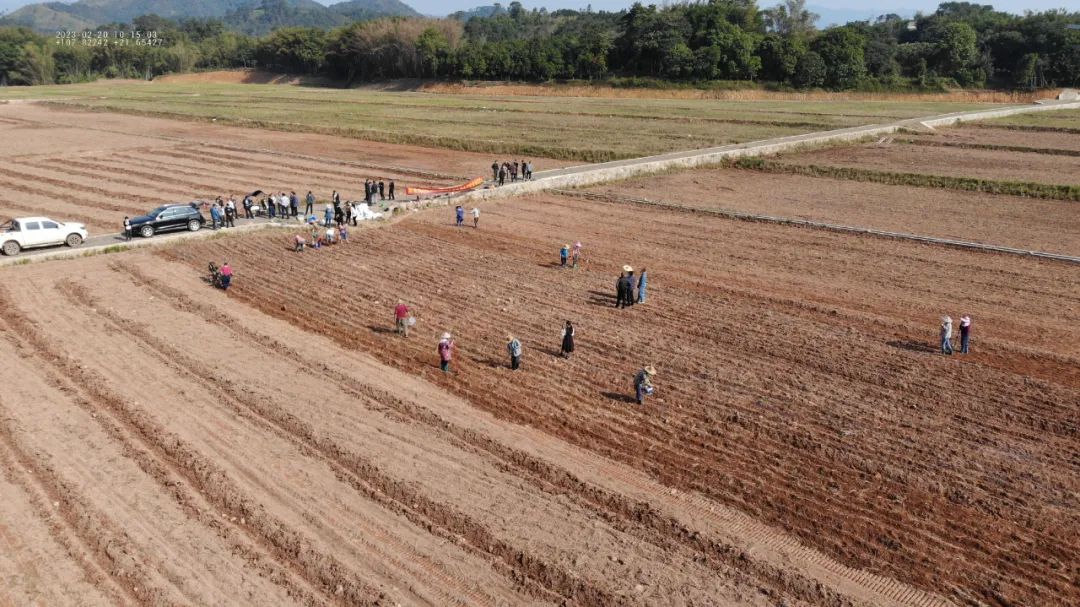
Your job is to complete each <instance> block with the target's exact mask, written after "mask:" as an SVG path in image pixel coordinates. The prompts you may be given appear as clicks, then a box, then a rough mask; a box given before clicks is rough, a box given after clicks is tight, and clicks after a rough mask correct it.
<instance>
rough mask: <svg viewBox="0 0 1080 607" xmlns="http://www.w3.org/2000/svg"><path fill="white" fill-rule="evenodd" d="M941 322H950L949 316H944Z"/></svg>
mask: <svg viewBox="0 0 1080 607" xmlns="http://www.w3.org/2000/svg"><path fill="white" fill-rule="evenodd" d="M941 322H952V319H951V318H949V316H948V315H947V314H946V315H945V316H942V317H941Z"/></svg>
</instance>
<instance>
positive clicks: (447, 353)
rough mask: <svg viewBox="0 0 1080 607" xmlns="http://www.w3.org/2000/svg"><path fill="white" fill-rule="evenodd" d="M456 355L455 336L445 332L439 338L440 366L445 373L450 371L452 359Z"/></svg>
mask: <svg viewBox="0 0 1080 607" xmlns="http://www.w3.org/2000/svg"><path fill="white" fill-rule="evenodd" d="M453 356H454V338H453V337H451V336H450V334H449V333H443V334H442V339H440V340H439V368H440V369H442V372H443V373H449V372H450V359H451V358H452V357H453Z"/></svg>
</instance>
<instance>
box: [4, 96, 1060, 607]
mask: <svg viewBox="0 0 1080 607" xmlns="http://www.w3.org/2000/svg"><path fill="white" fill-rule="evenodd" d="M0 133H2V134H3V136H4V137H5V138H6V139H5V140H6V141H7V142H9V145H7V146H6V147H5V148H4V150H3V152H2V154H3V155H4V162H3V163H2V164H0V187H3V191H4V198H3V202H2V206H0V214H3V213H9V214H25V213H30V212H47V213H48V214H55V215H57V218H59V219H81V220H83V221H86V222H87V223H89V224H91V226H92V227H98V228H100V229H106V228H109V227H114V226H115V225H116V223H117V221H118V218H119V217H122V216H123V215H124V214H130V213H133V212H138V211H142V210H145V209H147V208H148V207H150V206H153V205H155V204H157V203H158V202H161V201H163V200H177V199H179V200H187V199H190V198H192V197H209V196H213V195H216V194H229V193H240V192H244V191H245V190H248V189H253V188H255V187H258V188H262V189H267V188H273V189H275V190H280V189H282V188H285V189H287V190H292V189H296V190H297V191H301V192H302V191H306V190H307V189H314V190H315V191H316V192H317V193H318V194H320V195H321V196H322V197H323V198H325V197H326V196H327V195H328V194H329V192H330V190H332V189H338V190H340V191H343V192H344V194H345V197H346V198H347V197H349V196H350V195H352V196H355V192H356V190H357V189H358V186H359V182H360V181H362V180H363V179H364V178H365V177H394V178H396V179H397V180H398V183H399V185H401V186H404V185H406V184H412V183H418V184H427V183H430V184H442V183H451V182H454V181H456V180H459V179H461V178H463V177H466V176H469V175H471V174H486V171H487V169H486V167H487V166H488V165H490V161H491V158H490V157H489V156H487V155H484V156H480V155H469V154H464V153H460V152H445V151H437V150H428V149H424V148H416V147H408V146H397V145H386V144H371V143H365V142H361V141H357V140H353V139H341V138H335V137H327V136H319V135H311V134H295V133H274V132H260V131H256V130H249V129H239V128H232V127H220V126H216V125H209V124H196V123H187V122H173V121H167V120H161V119H156V118H145V117H131V116H118V115H111V114H99V113H92V114H87V113H81V112H71V111H57V110H50V109H46V108H43V107H39V106H33V105H27V104H20V103H13V104H7V105H2V106H0ZM901 148H915V146H912V145H906V144H905V145H900V144H898V145H895V146H893V147H892V148H888V149H887V151H888V150H893V149H901ZM919 149H920V150H922V149H926V150H934V149H938V148H919ZM945 151H948V152H957V151H962V152H967V151H968V150H945ZM1021 156H1023V157H1026V156H1028V155H1026V154H1024V155H1021ZM1036 156H1039V157H1040V158H1041V157H1051V156H1050V155H1044V154H1039V155H1036ZM1053 158H1058V159H1061V158H1066V159H1070V158H1068V157H1065V156H1053ZM1071 160H1076V158H1071ZM552 165H554V166H557V165H558V163H552ZM477 166H478V168H477V169H476V170H475V171H474V167H477ZM537 168H538V170H539V169H542V168H548V167H547V166H545V165H544V164H540V166H538V167H537ZM1070 174H1071V173H1070ZM695 180H696V181H695ZM770 188H771V193H770ZM785 188H788V189H790V190H792V191H798V192H799V195H798V197H795V198H792V196H794V195H792V196H787V195H783V194H778V192H783V191H785ZM608 189H609V190H610V191H612V192H616V193H620V194H629V195H635V196H646V195H648V197H660V196H656V194H657V193H663V192H665V191H666V192H669V193H670V194H671V195H672V196H674V197H676V198H677V201H678V202H684V203H686V204H691V203H694V204H698V203H700V204H704V205H713V206H728V205H727V203H726V202H725V200H728V202H730V203H731V205H732V206H735V205H745V208H746V209H753V210H761V211H767V210H768V209H776V211H777V212H778V213H777V214H780V213H779V212H781V211H785V209H787V211H791V212H795V211H796V210H798V211H800V212H803V213H806V214H807V215H809V216H814V215H821V216H822V217H824V218H828V219H834V218H837V217H841V218H847V219H850V220H851V221H852V222H863V223H865V224H867V225H871V226H874V227H879V226H894V225H903V226H907V227H911V226H914V227H916V228H918V229H919V230H923V229H925V230H927V231H931V230H933V232H931V233H936V234H943V235H948V234H949V233H950V231H951V230H953V229H956V230H957V231H959V232H961V235H960V237H965V238H970V237H972V235H975V236H978V237H985V238H986V239H988V240H989V239H993V240H992V241H994V242H999V241H1001V240H1002V239H1006V240H1008V242H1016V243H1021V242H1024V243H1035V244H1038V245H1045V248H1051V249H1052V248H1054V247H1056V248H1058V249H1060V250H1063V251H1067V252H1071V253H1074V254H1075V253H1076V252H1078V251H1080V240H1078V239H1080V237H1078V236H1077V234H1078V230H1077V229H1076V226H1077V224H1076V220H1075V218H1073V217H1071V215H1070V210H1071V206H1066V203H1058V204H1053V203H1051V202H1046V201H1031V200H1027V199H1022V200H1020V199H1015V200H1014V199H1012V198H1006V197H989V196H983V197H980V196H975V195H966V194H956V193H946V192H942V191H937V190H930V189H926V188H917V189H915V190H917V192H914V193H913V190H908V189H903V190H902V191H901V189H900V188H891V187H885V186H874V185H870V184H857V183H852V182H839V181H836V182H834V181H833V180H827V179H809V178H804V177H795V176H790V175H762V174H758V173H751V172H747V171H733V170H726V171H699V172H692V173H686V174H681V175H679V174H673V175H667V176H659V177H656V178H653V179H650V180H641V181H635V182H626V183H623V184H618V185H616V186H612V187H610V188H608ZM703 192H704V193H705V194H706V195H707V196H708V200H707V201H705V202H701V201H700V199H701V198H702V195H701V194H702V193H703ZM650 194H651V195H650ZM830 201H831V202H830ZM1021 203H1022V204H1021ZM942 207H947V208H948V209H949V210H948V211H947V212H945V213H941V212H940V210H941V209H942ZM480 208H481V211H482V212H481V223H480V228H479V229H471V228H464V229H459V228H455V227H453V226H452V211H451V210H450V209H449V208H447V209H441V208H437V209H430V210H428V211H423V212H416V213H412V214H408V215H407V216H405V217H403V218H401V219H400V220H396V221H394V222H393V223H391V224H386V225H381V226H364V227H362V228H360V229H356V230H353V231H352V235H351V242H350V243H349V244H347V245H336V246H334V247H330V248H326V249H322V250H317V251H316V250H308V251H305V252H303V253H301V254H296V253H293V252H292V251H291V237H292V235H293V234H292V233H291V232H290V231H288V230H285V229H282V230H273V231H264V232H261V233H257V234H256V233H252V234H247V235H241V236H237V235H234V236H224V237H221V238H214V239H208V240H202V241H199V242H191V243H188V244H183V245H175V246H173V247H171V248H164V249H160V250H158V251H156V252H150V251H129V252H125V253H119V254H110V255H101V256H96V257H92V258H84V259H76V260H66V261H54V262H43V263H35V264H30V265H27V266H11V267H4V268H0V309H3V311H4V313H3V314H2V315H0V345H2V346H4V347H2V348H0V369H4V370H5V381H4V383H3V387H2V388H0V605H9V604H10V605H25V604H44V605H50V606H51V605H138V606H144V605H152V606H159V605H160V606H165V605H177V604H192V605H247V604H251V605H293V604H295V605H304V606H321V605H373V606H374V605H379V606H382V605H385V606H391V605H394V606H396V605H439V606H442V605H470V606H471V605H486V606H492V607H499V606H504V605H506V606H509V605H515V606H516V605H567V606H569V605H574V606H578V605H580V606H585V607H616V606H618V607H622V606H636V605H641V606H654V605H655V606H658V607H661V606H663V607H667V606H687V607H689V606H703V605H707V606H729V605H730V606H733V605H740V606H743V605H745V606H753V607H757V606H761V607H777V606H780V605H784V606H788V607H879V606H884V607H948V606H953V605H991V606H994V607H1011V606H1020V605H1024V606H1028V605H1030V606H1039V607H1043V606H1048V607H1066V606H1071V605H1075V604H1077V603H1080V585H1078V584H1077V580H1078V579H1080V564H1078V563H1077V560H1076V558H1075V555H1076V554H1078V553H1080V533H1078V532H1080V474H1078V472H1077V461H1076V460H1077V453H1080V443H1078V423H1080V421H1078V420H1080V269H1078V268H1077V267H1076V266H1073V265H1068V264H1064V263H1060V262H1050V261H1039V260H1035V259H1027V258H1023V257H1017V256H1007V255H997V254H986V253H978V252H972V251H962V250H953V249H947V248H942V247H936V246H931V245H925V244H914V243H909V242H903V241H892V240H886V239H878V238H863V237H856V236H851V235H842V234H836V233H830V232H825V231H817V230H808V229H800V228H792V227H784V226H775V225H768V224H758V223H748V222H740V221H732V220H727V219H723V218H718V217H713V216H707V215H702V214H697V213H691V212H685V211H676V210H657V209H653V208H646V207H643V206H639V205H632V204H626V203H618V202H597V201H586V200H582V199H579V198H574V197H569V196H562V195H555V194H551V195H541V196H534V197H531V198H524V199H514V200H505V201H500V202H489V203H484V204H483V205H482V206H481V207H480ZM736 208H742V207H736ZM935 211H936V213H935ZM769 212H772V211H769ZM785 214H786V212H785ZM935 214H938V215H944V216H945V217H947V221H946V222H944V223H949V224H950V225H949V226H945V225H944V223H942V222H935V221H934V220H933V216H934V215H935ZM953 222H955V223H953ZM904 231H916V230H904ZM576 240H581V241H582V242H583V243H584V247H585V248H584V251H585V260H584V262H583V264H582V267H580V268H578V269H576V270H569V269H567V270H563V269H560V268H559V264H558V249H559V246H560V245H561V244H562V243H564V242H571V243H572V242H574V241H576ZM1032 246H1034V245H1032ZM210 260H214V261H217V262H221V261H226V260H227V261H229V262H231V263H232V265H233V266H234V268H235V269H236V282H235V285H234V287H233V288H232V289H231V290H230V291H229V292H228V293H227V294H226V293H223V292H221V291H217V290H214V289H212V288H211V287H210V286H209V285H208V284H207V282H206V281H205V280H204V276H203V275H204V273H205V271H206V264H207V262H208V261H210ZM627 263H629V264H631V265H633V266H635V267H637V268H639V269H641V268H645V267H647V268H648V275H649V289H648V300H647V302H645V303H644V304H642V305H638V306H634V307H632V308H631V309H628V310H617V309H615V308H614V306H613V303H614V296H613V295H614V293H613V291H614V284H613V283H614V282H615V279H616V277H617V271H618V268H620V267H621V266H622V265H623V264H627ZM398 300H404V301H405V302H408V303H409V304H410V305H411V306H412V308H413V312H414V314H415V315H416V317H417V319H418V323H417V326H416V327H415V329H414V330H413V332H412V334H411V336H410V337H409V338H408V339H404V338H401V337H399V336H397V335H395V334H394V333H393V330H392V327H391V324H392V311H393V306H394V304H395V303H396V302H397V301H398ZM943 313H949V314H951V315H952V316H953V318H958V317H959V316H960V315H961V314H964V313H967V314H971V315H972V317H973V318H974V332H973V335H974V337H973V341H972V344H973V351H972V353H970V354H968V355H963V356H961V355H955V356H952V357H946V356H942V355H940V354H938V353H936V351H935V350H936V331H937V323H938V318H939V317H940V315H941V314H943ZM566 319H572V320H573V321H574V322H575V324H576V326H577V340H576V341H577V349H576V351H575V353H574V355H573V356H572V357H571V358H569V359H564V358H562V357H560V356H559V351H558V349H559V343H560V329H561V327H562V324H563V322H564V321H565V320H566ZM443 331H451V332H453V333H454V335H455V337H456V339H457V344H458V350H457V352H456V355H455V360H454V363H453V373H452V374H450V375H445V374H443V373H441V372H440V371H439V369H438V363H437V355H436V351H435V344H436V340H437V337H438V335H439V334H441V333H442V332H443ZM507 333H513V334H515V335H517V336H518V337H520V338H521V340H522V341H523V343H524V348H525V355H524V366H523V369H521V370H520V371H517V372H514V371H511V370H510V369H509V368H508V364H507V363H508V360H507V358H508V357H507V354H506V347H505V343H506V339H505V336H506V335H507ZM646 364H655V365H656V366H657V367H658V371H659V372H658V375H657V378H656V385H657V393H656V395H654V396H653V397H652V398H650V399H649V400H648V401H647V402H646V404H645V406H644V407H640V406H638V405H637V404H636V403H635V402H633V399H632V377H633V374H634V373H635V372H636V371H637V369H639V368H640V367H641V366H643V365H646Z"/></svg>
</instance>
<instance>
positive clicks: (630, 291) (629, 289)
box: [624, 266, 637, 306]
mask: <svg viewBox="0 0 1080 607" xmlns="http://www.w3.org/2000/svg"><path fill="white" fill-rule="evenodd" d="M626 267H627V268H628V269H627V270H626V299H625V300H624V303H626V305H628V306H632V305H634V304H635V303H637V292H636V290H635V289H634V287H636V286H637V279H636V278H634V268H631V267H630V266H626Z"/></svg>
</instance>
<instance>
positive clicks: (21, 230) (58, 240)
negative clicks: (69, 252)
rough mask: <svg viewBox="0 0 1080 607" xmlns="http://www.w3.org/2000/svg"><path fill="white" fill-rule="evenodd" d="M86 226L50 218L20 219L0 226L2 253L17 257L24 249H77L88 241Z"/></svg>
mask: <svg viewBox="0 0 1080 607" xmlns="http://www.w3.org/2000/svg"><path fill="white" fill-rule="evenodd" d="M86 236H87V232H86V226H84V225H83V224H81V223H63V222H60V221H53V220H52V219H49V218H48V217H18V218H16V219H12V220H11V221H9V222H7V223H4V224H3V225H0V251H3V252H4V255H17V254H18V253H19V251H21V250H23V249H30V248H33V247H47V246H51V245H59V244H66V245H67V246H69V247H77V246H79V245H81V244H82V242H83V240H86Z"/></svg>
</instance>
